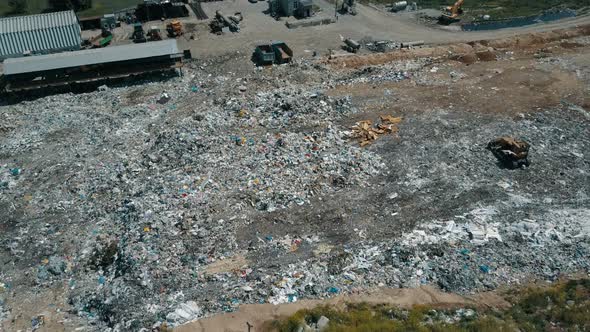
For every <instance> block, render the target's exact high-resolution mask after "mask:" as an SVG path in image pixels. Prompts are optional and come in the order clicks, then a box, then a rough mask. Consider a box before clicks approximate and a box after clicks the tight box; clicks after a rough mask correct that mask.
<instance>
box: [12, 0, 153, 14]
mask: <svg viewBox="0 0 590 332" xmlns="http://www.w3.org/2000/svg"><path fill="white" fill-rule="evenodd" d="M142 2H143V1H142V0H93V1H92V8H90V9H87V10H84V11H81V12H79V13H77V14H78V16H80V17H84V16H94V15H103V14H109V13H112V12H114V11H117V10H121V9H125V8H130V7H135V6H137V4H139V3H142ZM26 3H27V6H26V8H25V12H24V13H21V14H18V15H31V14H39V13H41V12H43V10H45V9H47V8H48V3H47V0H26ZM10 11H11V8H10V6H9V3H8V0H0V16H6V15H9V14H10V15H14V14H11V13H10Z"/></svg>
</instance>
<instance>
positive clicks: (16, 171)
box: [10, 168, 22, 176]
mask: <svg viewBox="0 0 590 332" xmlns="http://www.w3.org/2000/svg"><path fill="white" fill-rule="evenodd" d="M20 173H22V170H21V169H20V168H11V169H10V174H12V175H13V176H19V175H20Z"/></svg>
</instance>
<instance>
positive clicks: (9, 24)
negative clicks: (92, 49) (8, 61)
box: [0, 10, 82, 59]
mask: <svg viewBox="0 0 590 332" xmlns="http://www.w3.org/2000/svg"><path fill="white" fill-rule="evenodd" d="M80 34H81V29H80V25H79V24H78V18H77V17H76V14H75V13H74V11H72V10H69V11H63V12H56V13H47V14H39V15H28V16H15V17H6V18H0V59H1V58H5V57H12V56H20V55H22V54H23V53H24V52H27V51H30V52H31V53H49V52H53V51H59V50H64V49H79V48H80V43H81V40H82V38H81V35H80Z"/></svg>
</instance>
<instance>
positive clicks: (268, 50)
mask: <svg viewBox="0 0 590 332" xmlns="http://www.w3.org/2000/svg"><path fill="white" fill-rule="evenodd" d="M292 58H293V51H292V50H291V48H289V46H287V44H285V43H284V42H282V41H275V42H271V43H270V44H262V45H258V46H256V49H255V50H254V56H253V60H254V62H256V64H258V65H259V66H263V65H271V64H273V63H274V64H283V63H288V62H291V59H292Z"/></svg>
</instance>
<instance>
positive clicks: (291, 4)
mask: <svg viewBox="0 0 590 332" xmlns="http://www.w3.org/2000/svg"><path fill="white" fill-rule="evenodd" d="M295 1H298V0H279V3H280V7H281V12H282V14H283V15H284V16H293V13H294V11H295Z"/></svg>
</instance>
